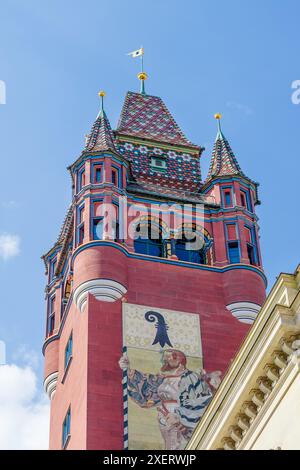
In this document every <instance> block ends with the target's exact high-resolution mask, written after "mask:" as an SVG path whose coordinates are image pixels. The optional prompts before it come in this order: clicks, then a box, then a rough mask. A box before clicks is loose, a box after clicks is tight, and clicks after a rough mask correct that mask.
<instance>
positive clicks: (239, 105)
mask: <svg viewBox="0 0 300 470" xmlns="http://www.w3.org/2000/svg"><path fill="white" fill-rule="evenodd" d="M226 106H227V108H231V109H235V110H237V111H240V112H241V113H244V114H246V115H247V116H250V115H251V114H253V109H251V108H250V106H248V105H247V104H242V103H237V102H235V101H227V103H226Z"/></svg>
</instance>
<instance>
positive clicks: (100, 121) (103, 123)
mask: <svg viewBox="0 0 300 470" xmlns="http://www.w3.org/2000/svg"><path fill="white" fill-rule="evenodd" d="M85 150H87V151H89V152H98V151H100V150H114V151H115V150H116V148H115V142H114V136H113V132H112V129H111V127H110V123H109V120H108V118H107V116H106V114H105V111H104V110H101V111H100V113H99V114H98V117H97V119H96V121H95V122H94V124H93V127H92V130H91V132H90V134H89V135H88V137H87V142H86V146H85Z"/></svg>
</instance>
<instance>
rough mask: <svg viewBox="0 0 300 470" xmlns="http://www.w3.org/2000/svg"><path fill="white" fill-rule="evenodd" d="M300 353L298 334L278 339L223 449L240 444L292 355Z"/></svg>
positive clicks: (236, 446)
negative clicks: (270, 360) (275, 347)
mask: <svg viewBox="0 0 300 470" xmlns="http://www.w3.org/2000/svg"><path fill="white" fill-rule="evenodd" d="M299 353H300V335H293V336H289V337H284V338H282V339H281V340H280V342H279V345H278V348H277V349H276V350H274V352H273V354H272V355H271V359H272V361H273V362H272V363H271V362H269V363H267V364H266V365H265V367H264V369H263V371H264V373H265V375H262V376H260V377H259V378H258V379H257V385H258V388H257V389H256V388H255V389H252V390H251V391H250V393H249V399H248V400H246V401H245V402H244V403H243V405H242V406H241V411H240V413H239V414H238V415H237V417H236V419H235V423H233V424H232V425H231V426H230V427H229V429H228V433H227V436H225V437H224V438H223V440H222V446H223V449H224V450H235V449H237V448H239V446H240V445H241V443H242V441H243V439H244V437H245V435H246V434H247V432H248V431H249V429H250V428H251V425H252V423H253V422H254V421H255V419H256V418H257V416H258V415H259V413H260V410H261V409H262V408H263V406H264V404H265V403H266V401H267V400H268V398H269V396H270V394H271V393H272V392H273V390H274V388H275V387H276V384H277V382H278V380H279V379H280V376H281V374H282V373H283V371H284V370H285V368H286V366H287V365H288V363H289V361H290V360H291V358H292V357H293V356H295V354H296V355H298V354H299Z"/></svg>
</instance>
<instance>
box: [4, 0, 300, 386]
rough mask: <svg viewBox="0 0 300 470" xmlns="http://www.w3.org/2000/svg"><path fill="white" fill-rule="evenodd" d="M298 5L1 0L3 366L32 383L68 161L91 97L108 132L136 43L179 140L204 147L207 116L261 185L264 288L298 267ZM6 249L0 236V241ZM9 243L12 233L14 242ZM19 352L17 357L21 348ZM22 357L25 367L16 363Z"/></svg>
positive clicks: (129, 81) (130, 77) (67, 190)
mask: <svg viewBox="0 0 300 470" xmlns="http://www.w3.org/2000/svg"><path fill="white" fill-rule="evenodd" d="M299 17H300V4H299V2H298V1H296V0H295V1H292V0H288V1H285V2H282V1H280V0H264V1H258V0H251V2H250V1H248V2H246V1H241V0H227V1H226V2H224V1H222V0H218V1H217V0H216V1H214V2H211V1H208V0H205V1H204V0H189V1H187V2H182V1H180V0H151V2H150V1H148V2H142V1H135V0H132V1H129V0H127V1H124V0H110V1H107V0H102V1H99V0H85V1H74V0H72V1H71V0H64V1H63V2H62V1H58V0H51V1H50V0H48V1H43V2H41V1H40V0H2V2H1V15H0V65H1V67H0V80H3V81H5V83H6V87H7V103H6V104H5V105H0V155H1V174H2V178H1V185H0V213H1V218H0V237H1V236H2V237H3V234H10V235H14V236H17V237H19V240H20V252H19V254H16V256H11V257H10V258H9V259H6V260H3V259H1V258H0V278H1V318H0V339H3V340H4V341H5V342H6V344H7V358H8V361H9V362H15V363H17V364H22V361H23V362H24V360H25V359H24V356H28V354H27V353H28V351H29V352H30V351H33V355H34V354H36V355H37V358H38V359H37V361H35V367H36V370H37V372H38V374H39V379H40V380H42V379H41V375H42V374H41V370H42V359H41V353H40V351H41V346H42V342H43V335H44V323H45V305H44V294H43V292H44V286H45V278H44V268H43V264H42V262H41V260H40V256H41V255H42V254H43V253H44V252H45V251H47V250H48V248H49V247H50V246H51V245H52V244H53V242H54V241H55V239H56V237H57V235H58V232H59V229H60V226H61V224H62V221H63V219H64V215H65V211H66V208H67V206H68V204H69V202H70V201H71V185H70V177H69V174H68V172H67V171H66V167H67V165H69V164H70V163H72V162H73V161H74V160H75V159H76V158H77V157H78V155H79V153H80V152H81V150H82V148H83V144H84V135H85V134H86V133H87V132H88V131H89V129H90V127H91V125H92V123H93V121H94V119H95V117H96V114H97V112H98V106H99V103H98V97H97V92H98V91H99V89H104V90H105V91H106V93H107V96H106V99H105V107H106V110H107V113H108V115H109V118H110V120H111V123H112V126H113V127H115V126H116V123H117V119H118V116H119V113H120V110H121V106H122V103H123V99H124V96H125V93H126V91H127V90H137V89H138V81H137V79H136V73H137V71H138V66H139V62H138V59H135V60H133V59H131V58H130V57H128V56H126V53H127V52H129V51H132V50H134V49H137V48H139V47H140V45H143V46H144V48H145V69H146V71H147V72H148V74H149V80H148V82H147V84H146V85H147V91H148V92H149V94H155V95H159V96H161V97H162V98H163V99H164V100H165V102H166V104H167V106H168V107H169V109H170V110H171V112H172V113H173V115H174V116H175V118H176V120H177V122H178V123H179V125H180V126H181V127H182V129H183V130H184V132H185V133H186V134H187V136H188V137H189V138H190V139H191V140H192V141H194V142H195V143H198V144H200V145H203V146H205V147H206V151H205V153H204V156H203V158H202V170H203V174H204V175H205V174H206V172H207V169H208V164H209V160H210V153H211V148H212V145H213V141H214V138H215V135H216V122H215V120H214V119H213V115H214V113H215V112H218V111H220V112H222V114H223V123H222V126H223V131H224V134H225V135H226V137H227V138H228V140H229V141H230V143H231V145H232V148H233V150H234V152H235V153H236V155H237V157H238V160H239V162H240V164H241V167H242V169H243V170H244V172H245V173H246V174H247V175H249V176H250V177H251V178H253V179H255V180H257V181H259V182H260V185H261V186H260V198H261V200H262V206H260V207H259V208H258V210H257V212H258V215H259V217H260V225H261V248H262V254H263V261H264V267H265V271H266V274H267V276H268V278H269V283H270V285H272V284H273V282H274V280H275V278H276V276H277V275H278V274H279V272H281V271H294V269H295V268H296V265H297V264H298V262H299V241H298V238H299V230H300V222H299V208H298V204H299V189H298V188H299V167H300V165H299V160H300V159H299V116H300V105H298V106H296V105H294V104H292V101H291V94H292V90H291V83H292V82H293V81H294V80H296V79H300V70H299ZM0 242H1V238H0ZM17 244H18V239H15V245H14V246H13V247H12V249H14V248H17ZM25 350H26V351H27V353H26V354H23V353H22V351H23V352H24V351H25ZM22 357H23V359H22Z"/></svg>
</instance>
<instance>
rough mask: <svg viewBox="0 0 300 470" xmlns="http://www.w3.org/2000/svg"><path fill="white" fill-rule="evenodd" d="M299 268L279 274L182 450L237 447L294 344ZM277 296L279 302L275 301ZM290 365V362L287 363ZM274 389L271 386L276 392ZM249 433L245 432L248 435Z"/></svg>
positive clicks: (298, 344) (299, 332)
mask: <svg viewBox="0 0 300 470" xmlns="http://www.w3.org/2000/svg"><path fill="white" fill-rule="evenodd" d="M299 284H300V283H299V273H298V271H297V273H296V274H295V275H287V274H281V275H280V277H279V278H278V280H277V282H276V284H275V286H274V287H273V289H272V290H271V293H270V294H269V296H268V298H267V300H266V302H265V304H264V305H263V307H262V309H261V312H260V314H259V316H258V318H257V320H256V321H255V323H254V325H253V327H252V329H251V330H250V332H249V334H248V336H247V338H246V339H245V341H244V343H243V345H242V347H241V349H240V351H239V353H238V354H237V356H236V358H235V359H234V361H233V363H232V365H231V367H230V369H229V371H228V373H227V375H226V376H225V378H224V380H223V382H222V383H221V386H220V388H219V390H218V391H217V393H216V395H215V397H214V399H213V400H212V402H211V404H210V406H209V407H208V409H207V410H206V413H205V414H204V416H203V418H202V420H201V422H200V423H199V425H198V427H197V428H196V430H195V432H194V434H193V436H192V439H191V440H190V442H189V444H188V446H187V449H188V450H193V449H218V448H222V449H236V448H241V447H242V446H243V445H244V442H246V436H249V435H250V433H249V432H248V431H249V429H250V428H251V429H253V427H252V426H253V425H254V423H255V422H256V423H258V419H260V418H258V416H259V415H260V416H261V413H262V410H263V409H266V407H267V406H268V405H267V403H269V400H272V399H273V397H274V396H275V395H276V394H275V393H273V390H274V388H275V387H277V389H278V387H279V386H280V383H281V382H282V380H284V377H285V371H286V370H288V369H287V368H290V367H291V365H292V364H294V361H295V358H297V357H298V350H299V349H300V341H298V338H300V321H299V305H300V294H299ZM279 300H280V301H281V302H284V303H285V305H279V304H278V303H279ZM290 364H291V365H290ZM276 393H277V391H276ZM248 438H249V437H247V439H248Z"/></svg>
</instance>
